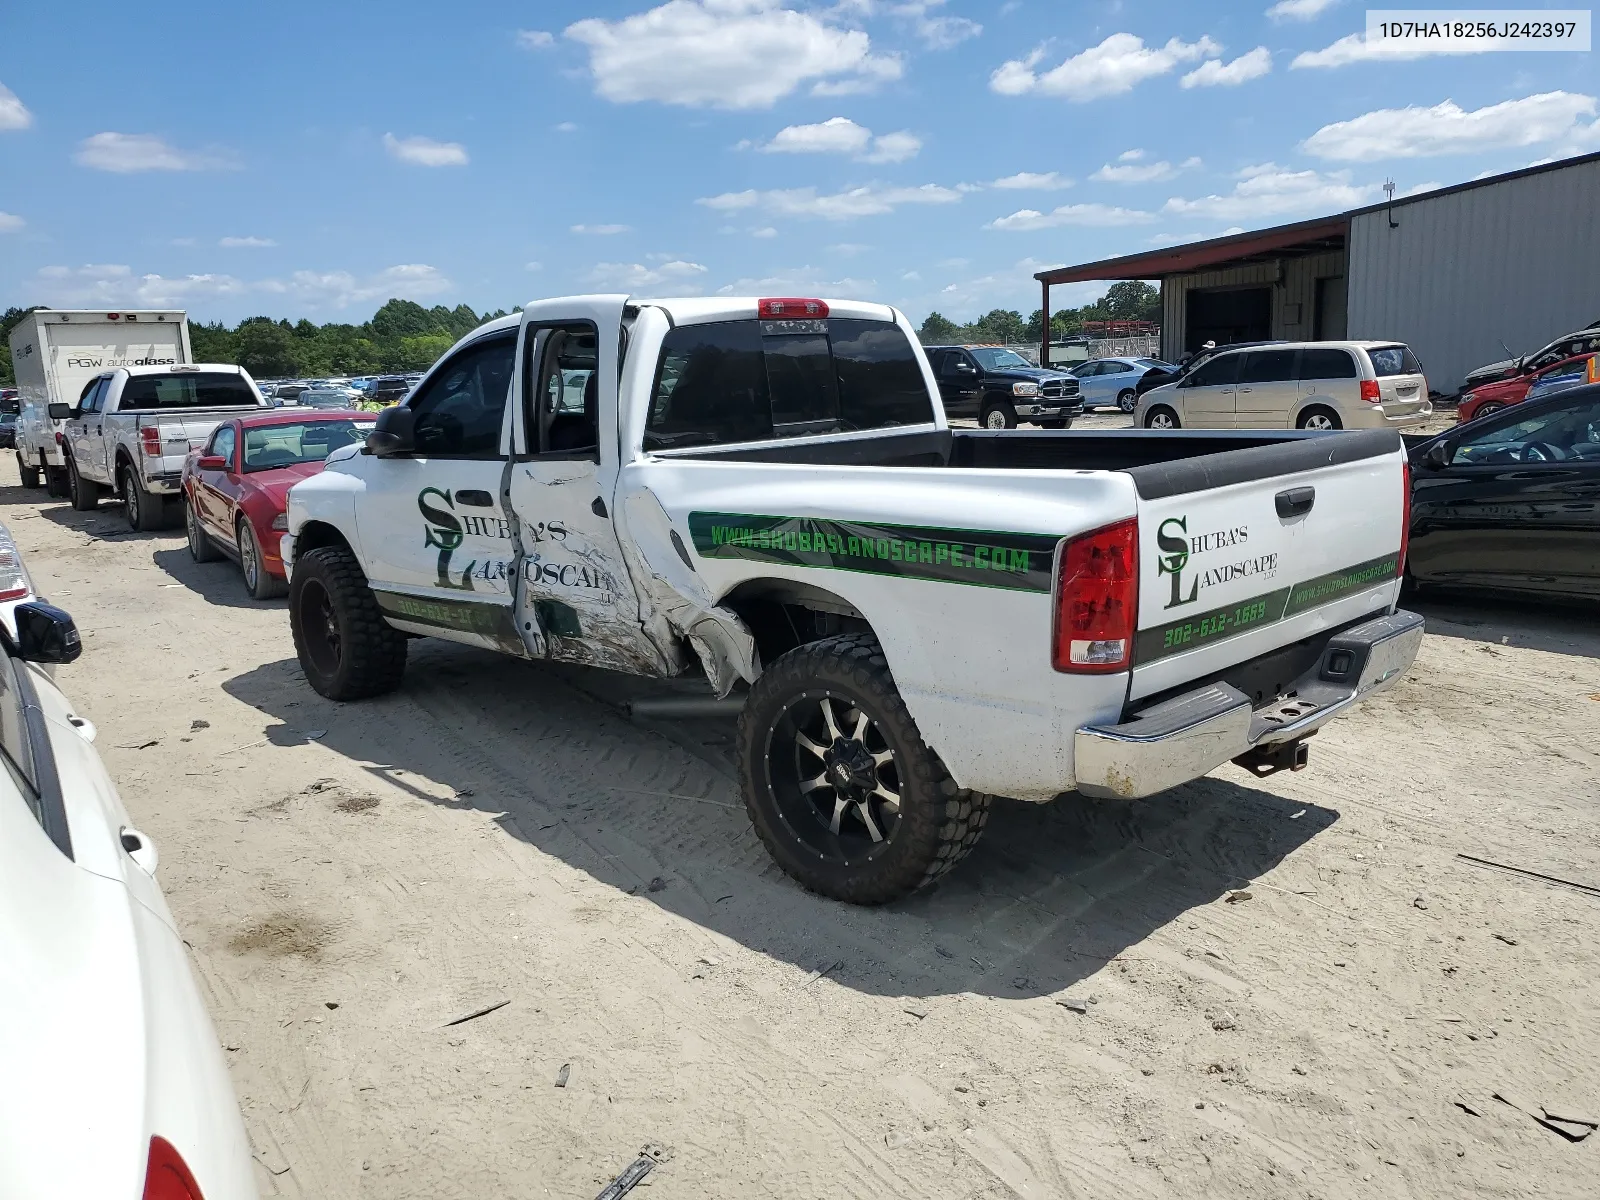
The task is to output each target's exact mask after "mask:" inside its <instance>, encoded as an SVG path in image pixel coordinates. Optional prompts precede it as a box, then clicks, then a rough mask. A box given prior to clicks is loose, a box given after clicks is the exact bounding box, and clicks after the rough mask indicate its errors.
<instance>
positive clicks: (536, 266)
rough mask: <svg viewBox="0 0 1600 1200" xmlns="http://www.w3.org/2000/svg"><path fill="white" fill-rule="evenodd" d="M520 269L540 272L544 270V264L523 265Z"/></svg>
mask: <svg viewBox="0 0 1600 1200" xmlns="http://www.w3.org/2000/svg"><path fill="white" fill-rule="evenodd" d="M522 269H523V270H524V271H542V270H544V264H543V263H542V262H529V263H523V264H522Z"/></svg>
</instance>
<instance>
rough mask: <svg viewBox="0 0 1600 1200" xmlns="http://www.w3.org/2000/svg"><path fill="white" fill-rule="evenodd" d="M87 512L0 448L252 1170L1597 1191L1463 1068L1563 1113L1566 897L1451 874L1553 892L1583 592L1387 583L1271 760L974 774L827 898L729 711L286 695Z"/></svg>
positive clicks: (1582, 870) (1591, 905)
mask: <svg viewBox="0 0 1600 1200" xmlns="http://www.w3.org/2000/svg"><path fill="white" fill-rule="evenodd" d="M1111 419H1114V418H1111ZM103 508H104V511H102V512H98V513H75V512H73V511H72V510H71V509H70V508H69V507H68V506H67V505H66V504H65V503H62V502H57V501H47V500H45V499H44V496H43V493H42V492H25V491H23V490H22V489H21V488H20V487H18V486H17V483H16V473H15V467H14V465H12V464H11V461H10V460H9V459H7V460H6V463H5V465H4V466H3V467H0V520H3V521H4V522H5V523H6V524H7V525H8V526H10V528H11V529H12V530H13V532H14V534H15V536H16V539H17V541H18V544H19V545H20V546H21V548H22V550H23V553H24V555H25V556H26V558H27V561H28V565H29V568H30V569H31V571H32V572H33V575H34V578H35V579H36V581H37V582H38V585H39V587H40V589H41V591H42V592H44V593H45V594H47V595H48V596H49V597H50V598H51V599H53V600H55V601H57V602H58V603H60V604H62V605H63V606H64V607H66V608H68V609H69V610H70V611H71V612H72V613H73V614H74V616H75V617H76V618H77V620H78V623H79V626H80V628H81V629H82V631H83V634H84V637H85V642H86V645H87V653H86V654H85V655H84V657H83V658H82V659H81V660H80V661H79V662H78V663H76V664H73V665H72V666H70V667H67V668H64V669H62V671H61V673H60V679H61V683H62V685H63V687H64V688H65V690H66V692H67V693H68V695H70V696H72V697H73V698H74V700H75V701H76V702H77V704H78V706H79V709H80V711H82V712H84V713H85V714H86V715H87V716H89V717H90V718H91V719H92V720H93V721H94V722H95V723H96V725H97V726H98V727H99V731H100V736H99V746H100V750H101V753H102V754H103V755H104V757H105V759H106V762H107V764H108V766H109V768H110V769H111V771H112V773H113V775H114V776H115V777H116V779H117V781H118V784H119V786H120V787H121V789H122V793H123V796H124V799H125V800H126V802H127V805H128V808H129V809H130V811H131V812H132V813H133V815H134V817H135V819H136V820H137V821H138V822H139V825H140V827H141V828H143V829H144V830H146V831H147V832H149V833H150V834H152V835H153V836H154V837H155V839H156V840H157V842H158V844H159V845H160V848H161V860H162V868H161V875H162V880H163V883H164V886H165V888H166V892H167V896H168V898H169V900H170V902H171V905H172V908H173V911H174V913H175V914H176V915H177V918H178V921H179V924H180V926H181V927H182V928H183V929H184V930H185V932H186V935H187V938H188V940H189V943H190V945H191V947H192V949H193V953H194V962H195V966H196V970H197V972H198V974H199V976H200V978H201V980H202V984H203V987H204V989H205V991H206V994H207V995H208V997H209V1000H210V1003H211V1006H212V1011H213V1013H214V1015H215V1018H216V1023H217V1028H218V1031H219V1033H220V1035H221V1037H222V1038H223V1040H224V1043H225V1044H226V1046H227V1049H228V1052H229V1054H228V1057H229V1059H230V1061H231V1063H232V1065H233V1071H234V1080H235V1083H236V1085H237V1087H238V1091H239V1095H240V1098H241V1100H242V1102H243V1105H244V1110H245V1117H246V1121H247V1124H248V1126H249V1129H250V1133H251V1137H252V1139H253V1141H254V1144H255V1147H256V1150H257V1158H258V1162H259V1163H260V1171H259V1176H260V1180H261V1188H262V1193H263V1195H264V1196H302V1197H321V1198H344V1197H363V1198H367V1197H371V1198H379V1197H382V1198H389V1197H417V1198H423V1197H427V1198H444V1197H474V1198H482V1197H538V1196H558V1197H585V1198H586V1197H591V1196H593V1195H595V1193H596V1192H598V1191H599V1190H600V1188H601V1187H602V1186H603V1185H604V1183H605V1182H606V1181H608V1180H609V1179H610V1178H611V1177H612V1176H613V1175H615V1174H616V1173H617V1172H619V1171H620V1170H621V1169H622V1168H623V1167H624V1166H625V1165H626V1164H627V1163H628V1162H629V1161H630V1160H631V1159H632V1158H633V1157H634V1156H635V1155H636V1154H637V1153H638V1152H639V1150H640V1148H641V1147H642V1146H645V1145H647V1144H649V1145H653V1146H656V1147H659V1148H661V1149H662V1157H663V1159H664V1165H662V1166H661V1167H660V1168H659V1169H657V1170H656V1171H655V1172H654V1173H653V1174H652V1175H650V1176H649V1177H648V1178H647V1181H646V1186H647V1187H648V1191H643V1190H642V1189H641V1192H637V1193H635V1194H645V1195H650V1196H655V1197H684V1198H690V1197H693V1198H696V1200H703V1198H705V1197H718V1198H720V1197H730V1198H731V1197H736V1196H737V1197H743V1196H762V1197H794V1198H796V1200H800V1198H807V1200H810V1198H815V1197H824V1196H826V1197H843V1196H850V1197H857V1196H859V1197H884V1196H895V1197H901V1196H903V1197H915V1198H918V1200H923V1198H944V1197H950V1198H968V1197H1028V1198H1031V1197H1102V1196H1115V1197H1118V1198H1119V1200H1139V1198H1145V1197H1149V1198H1155V1197H1172V1198H1174V1200H1177V1198H1183V1200H1188V1198H1191V1197H1195V1196H1228V1197H1263V1198H1265V1197H1323V1198H1332V1197H1365V1196H1373V1197H1395V1196H1405V1197H1439V1198H1445V1197H1461V1196H1473V1197H1512V1196H1529V1195H1540V1196H1570V1197H1579V1196H1593V1195H1594V1194H1595V1180H1596V1179H1597V1178H1600V1136H1595V1137H1590V1138H1588V1139H1587V1140H1586V1141H1583V1142H1581V1143H1572V1142H1569V1141H1568V1140H1566V1139H1565V1138H1564V1137H1562V1136H1561V1135H1559V1134H1558V1133H1556V1132H1553V1131H1551V1130H1549V1129H1547V1128H1545V1127H1543V1126H1541V1125H1539V1124H1536V1123H1535V1121H1534V1120H1533V1119H1532V1118H1530V1117H1529V1116H1526V1115H1524V1114H1523V1113H1522V1112H1520V1111H1518V1110H1517V1109H1516V1108H1513V1107H1512V1106H1511V1105H1510V1104H1507V1103H1505V1102H1503V1101H1500V1100H1497V1099H1495V1098H1494V1093H1496V1092H1497V1091H1498V1092H1500V1093H1501V1094H1502V1095H1505V1096H1507V1097H1508V1098H1510V1099H1513V1100H1515V1101H1517V1102H1519V1103H1521V1104H1523V1105H1524V1106H1532V1105H1543V1106H1545V1107H1546V1108H1548V1109H1550V1110H1552V1111H1555V1112H1565V1115H1578V1116H1589V1117H1590V1118H1591V1119H1597V1120H1600V1115H1597V1114H1600V1064H1597V1061H1596V1051H1597V1048H1600V1019H1597V1015H1596V1014H1597V1000H1600V989H1597V984H1596V980H1597V977H1600V974H1597V969H1596V968H1597V960H1600V953H1597V950H1596V941H1595V937H1594V932H1593V931H1594V927H1595V922H1596V920H1597V918H1600V894H1597V893H1594V892H1588V893H1585V892H1583V891H1580V890H1577V889H1574V888H1571V887H1566V886H1560V885H1555V884H1548V883H1544V882H1541V881H1539V880H1537V879H1534V878H1531V877H1528V876H1523V875H1517V874H1513V873H1510V872H1508V871H1505V870H1500V869H1495V868H1492V867H1486V866H1480V865H1476V864H1474V863H1471V862H1468V861H1466V860H1464V859H1462V858H1460V857H1458V855H1460V854H1468V855H1472V856H1476V857H1478V858H1482V859H1488V860H1493V861H1496V862H1499V863H1504V864H1510V865H1515V866H1518V867H1522V868H1526V869H1527V870H1531V871H1537V872H1542V873H1544V874H1547V875H1551V876H1556V877H1560V878H1562V879H1566V880H1573V881H1579V882H1582V883H1586V884H1589V885H1600V865H1597V860H1600V853H1597V851H1600V827H1597V818H1600V806H1597V801H1600V748H1597V747H1600V737H1597V735H1600V631H1597V629H1596V626H1595V624H1594V621H1593V617H1592V614H1573V615H1568V614H1562V613H1546V614H1541V613H1537V612H1532V611H1525V610H1523V609H1520V608H1516V607H1494V608H1487V607H1479V606H1470V605H1458V604H1434V603H1429V604H1424V605H1421V606H1420V607H1422V608H1423V610H1424V611H1425V612H1426V613H1427V614H1428V617H1429V624H1430V635H1429V637H1428V638H1427V641H1426V644H1425V646H1424V649H1423V651H1422V655H1421V659H1420V661H1419V663H1418V665H1417V667H1416V669H1415V671H1414V672H1413V673H1412V674H1411V675H1410V676H1409V677H1408V678H1407V679H1405V680H1403V681H1402V682H1401V683H1400V684H1399V685H1398V686H1396V687H1395V688H1394V689H1393V690H1391V691H1390V692H1389V693H1387V694H1386V695H1385V696H1383V697H1380V698H1379V699H1377V700H1376V701H1374V702H1372V703H1370V704H1369V705H1367V706H1366V707H1365V708H1364V709H1362V710H1361V711H1360V712H1359V713H1358V715H1356V716H1354V717H1352V718H1350V719H1347V720H1343V721H1339V722H1335V723H1334V724H1333V725H1331V726H1330V727H1329V728H1327V729H1326V730H1324V731H1323V733H1322V734H1321V735H1320V736H1319V737H1318V738H1317V739H1316V740H1315V743H1314V744H1313V748H1312V754H1311V765H1310V769H1309V770H1307V771H1304V772H1301V773H1297V774H1293V775H1290V774H1279V775H1276V776H1273V777H1271V778H1270V779H1266V780H1256V779H1254V778H1252V777H1251V776H1250V775H1248V774H1247V773H1245V772H1243V771H1240V770H1238V769H1235V768H1232V767H1227V768H1224V769H1222V770H1220V771H1218V772H1217V773H1216V774H1215V775H1214V776H1212V777H1210V778H1207V779H1205V780H1201V781H1199V782H1197V783H1194V784H1192V785H1189V786H1186V787H1183V788H1179V789H1177V790H1175V791H1173V792H1171V793H1168V794H1166V795H1163V796H1161V797H1158V798H1155V799H1153V800H1149V801H1144V802H1138V803H1133V804H1117V803H1107V802H1087V801H1083V800H1080V799H1078V798H1075V797H1068V798H1066V799H1064V800H1062V801H1060V802H1058V803H1056V804H1054V805H1050V806H1045V807H1031V806H1025V805H1021V804H1016V803H1011V802H1002V803H1001V804H999V805H998V806H997V810H996V812H995V815H994V819H993V821H992V822H991V824H990V826H989V831H988V833H987V834H986V837H985V841H984V842H983V843H982V844H981V845H980V847H979V848H978V850H977V851H976V852H975V853H974V855H973V856H972V857H971V858H970V859H969V860H968V861H967V862H966V864H964V866H963V867H962V868H961V869H960V870H959V871H958V872H957V873H956V874H955V875H954V876H953V877H952V878H951V879H950V880H948V881H947V882H946V883H944V884H943V885H942V886H940V887H939V888H937V889H936V890H934V891H932V892H931V893H928V894H924V895H919V896H917V897H915V898H913V899H912V900H910V901H908V902H906V903H902V904H899V905H896V906H893V907H890V908H885V909H879V910H871V911H868V910H859V909H853V908H849V907H846V906H843V905H839V904H834V903H831V902H828V901H824V900H819V899H817V898H815V897H813V896H810V895H808V894H806V893H804V892H802V891H800V890H799V889H797V888H796V887H794V886H793V885H792V884H790V883H789V882H788V881H787V879H786V878H785V877H784V876H783V875H781V874H780V873H779V872H778V871H777V870H776V869H775V868H774V867H772V866H771V865H770V864H769V863H768V861H767V859H766V856H765V855H764V853H763V851H762V849H761V847H760V845H759V844H758V843H757V841H756V839H755V838H754V836H753V835H752V834H751V832H750V830H749V828H748V825H747V822H746V819H745V816H744V813H743V811H742V808H741V805H740V800H739V794H738V790H737V787H736V784H735V782H734V778H733V773H732V770H731V768H730V765H729V761H728V746H729V741H730V734H731V726H730V725H729V724H727V723H720V722H681V723H676V724H666V723H663V724H659V725H654V726H649V727H645V726H641V725H638V724H633V723H630V722H629V721H628V720H626V719H625V718H624V717H623V716H622V715H621V714H620V712H619V710H618V708H617V706H616V701H617V700H618V699H619V698H620V697H622V696H624V695H627V694H629V693H631V692H633V691H634V690H635V689H636V687H637V685H635V684H634V683H633V682H631V681H627V680H622V679H619V678H616V677H609V676H603V675H600V674H597V673H594V672H580V671H575V670H563V669H557V668H552V667H545V666H532V665H528V664H523V663H517V662H513V661H510V660H507V659H504V658H500V657H497V656H493V655H490V654H487V653H481V652H477V651H473V650H468V649H465V648H460V647H455V646H451V645H448V644H445V643H440V642H417V643H414V644H413V652H412V660H411V668H410V671H409V674H408V677H407V686H406V687H405V688H404V690H403V691H402V692H400V693H399V694H396V695H394V696H390V697H387V698H385V699H383V700H380V701H376V702H371V703H366V704H360V705H354V706H338V705H334V704H330V703H328V702H326V701H323V700H322V699H320V698H319V697H317V696H316V695H315V694H314V693H312V692H311V691H310V689H309V688H308V687H307V686H306V685H305V683H304V681H303V679H302V678H301V677H300V674H299V671H298V669H297V667H296V664H295V661H294V654H293V649H292V646H291V644H290V640H289V632H288V620H287V616H286V613H285V610H284V606H283V604H282V602H277V603H272V604H257V603H255V602H252V601H251V600H250V599H249V598H248V597H247V595H246V593H245V591H244V588H243V585H242V584H241V582H240V580H239V577H238V573H237V569H236V568H234V567H233V566H231V565H230V564H226V563H218V564H208V565H205V566H199V565H196V564H195V563H193V562H192V561H191V560H190V557H189V554H188V552H187V550H186V549H185V547H184V544H183V539H182V537H181V536H180V534H179V533H178V532H176V531H175V532H173V533H171V534H162V535H141V534H130V533H128V532H127V529H126V526H125V524H124V523H123V520H122V514H121V512H120V510H119V509H117V508H116V507H114V506H112V505H109V504H107V505H104V506H103ZM502 1001H504V1002H507V1003H505V1005H504V1007H501V1008H498V1009H497V1010H496V1011H493V1012H491V1013H488V1014H487V1015H484V1016H481V1017H478V1018H476V1019H473V1020H470V1021H467V1022H465V1023H462V1024H455V1025H451V1024H449V1022H452V1021H454V1020H455V1019H457V1018H460V1017H462V1016H465V1015H466V1014H469V1013H473V1012H475V1011H477V1010H480V1009H483V1008H485V1007H487V1006H490V1005H493V1004H497V1003H500V1002H502ZM1063 1002H1066V1003H1063ZM563 1074H564V1076H565V1086H564V1087H563V1086H558V1085H557V1080H558V1077H560V1076H562V1075H563ZM1586 1180H1587V1181H1588V1182H1585V1181H1586Z"/></svg>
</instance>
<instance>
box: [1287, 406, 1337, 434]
mask: <svg viewBox="0 0 1600 1200" xmlns="http://www.w3.org/2000/svg"><path fill="white" fill-rule="evenodd" d="M1296 424H1298V425H1299V427H1300V428H1301V429H1343V428H1344V424H1343V422H1341V421H1340V420H1339V414H1338V413H1336V412H1334V411H1333V409H1331V408H1308V409H1306V410H1305V412H1303V413H1301V414H1300V420H1299V421H1298V422H1296Z"/></svg>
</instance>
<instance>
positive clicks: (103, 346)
mask: <svg viewBox="0 0 1600 1200" xmlns="http://www.w3.org/2000/svg"><path fill="white" fill-rule="evenodd" d="M189 359H190V353H189V322H188V318H187V316H186V315H185V314H184V313H183V312H181V311H173V310H166V311H162V310H148V311H147V310H142V309H141V310H136V311H131V312H130V311H122V312H106V311H104V310H103V309H102V310H85V309H49V308H41V309H36V310H34V311H33V312H30V313H28V314H27V315H25V316H24V317H23V318H22V320H21V321H19V322H17V324H16V325H15V326H14V327H13V328H12V330H11V362H12V367H13V369H14V370H15V372H16V376H17V383H18V385H19V387H20V389H21V396H20V413H21V415H20V416H19V417H18V420H17V434H16V449H17V469H18V471H20V472H21V474H22V486H23V487H30V488H31V487H38V486H39V481H40V479H41V478H43V480H44V483H45V486H46V488H47V489H48V490H49V494H50V495H52V496H65V495H66V494H67V489H68V486H69V479H68V472H67V460H66V454H65V447H64V445H63V428H64V427H63V423H62V418H60V417H59V416H52V415H51V410H52V409H53V408H54V406H55V405H58V404H62V405H69V406H70V405H73V404H77V403H79V402H81V401H82V399H83V398H84V397H85V396H86V395H87V394H88V392H89V388H90V385H91V384H92V383H93V382H94V380H95V379H96V378H97V377H98V376H99V375H100V374H101V373H102V372H104V371H108V370H111V369H113V368H116V367H133V368H140V367H149V366H156V367H167V366H174V365H179V364H182V363H187V362H188V361H189Z"/></svg>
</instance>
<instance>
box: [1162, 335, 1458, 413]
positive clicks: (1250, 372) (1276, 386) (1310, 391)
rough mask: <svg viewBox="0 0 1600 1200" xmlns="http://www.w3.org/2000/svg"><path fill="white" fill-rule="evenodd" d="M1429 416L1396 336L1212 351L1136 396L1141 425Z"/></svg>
mask: <svg viewBox="0 0 1600 1200" xmlns="http://www.w3.org/2000/svg"><path fill="white" fill-rule="evenodd" d="M1432 415H1433V405H1432V404H1431V403H1429V401H1428V381H1427V380H1426V379H1425V378H1423V375H1422V365H1421V364H1420V363H1419V362H1417V358H1416V355H1414V354H1412V353H1411V349H1410V347H1408V346H1405V345H1402V344H1401V343H1399V342H1303V343H1301V342H1282V343H1278V344H1275V345H1270V346H1257V347H1255V348H1254V349H1248V350H1236V349H1229V350H1227V351H1221V350H1219V351H1218V352H1217V353H1216V354H1214V355H1212V356H1211V357H1210V358H1209V359H1207V360H1206V361H1205V362H1204V363H1202V364H1201V365H1200V366H1199V367H1197V368H1194V369H1192V370H1190V371H1189V372H1188V373H1187V374H1185V375H1184V376H1183V377H1182V378H1180V379H1178V380H1177V381H1176V382H1174V383H1167V384H1162V385H1161V386H1159V387H1157V388H1154V389H1152V390H1151V391H1148V392H1146V393H1145V394H1144V395H1143V396H1141V397H1140V398H1139V404H1138V409H1137V414H1136V416H1135V417H1134V423H1135V424H1136V425H1142V426H1144V427H1145V428H1146V429H1179V428H1189V429H1321V430H1329V429H1404V428H1407V427H1409V426H1412V425H1417V424H1420V423H1421V422H1423V421H1426V420H1427V419H1428V418H1429V417H1430V416H1432Z"/></svg>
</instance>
